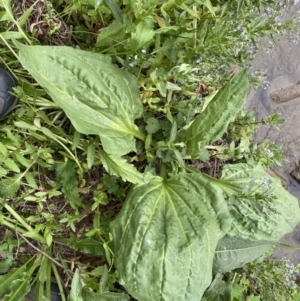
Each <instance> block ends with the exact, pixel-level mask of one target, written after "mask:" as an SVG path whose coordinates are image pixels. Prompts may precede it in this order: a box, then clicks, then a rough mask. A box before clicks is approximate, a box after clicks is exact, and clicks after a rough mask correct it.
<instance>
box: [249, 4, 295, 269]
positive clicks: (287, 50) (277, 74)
mask: <svg viewBox="0 0 300 301" xmlns="http://www.w3.org/2000/svg"><path fill="white" fill-rule="evenodd" d="M299 12H300V2H298V3H297V4H295V5H294V6H293V7H292V10H291V12H290V13H293V14H294V15H295V16H299ZM287 15H289V14H287ZM299 31H300V26H299ZM253 70H261V71H263V72H264V73H266V74H268V76H267V80H268V81H269V82H270V87H269V88H267V89H262V90H254V89H251V90H250V91H249V94H248V98H247V109H248V110H251V111H254V113H255V116H256V117H257V118H258V119H261V118H266V117H268V116H270V115H272V114H274V113H275V112H280V113H281V118H283V119H285V123H284V124H282V125H280V126H279V128H280V130H279V131H278V130H276V129H274V128H271V127H268V126H265V127H260V129H259V130H258V132H257V133H256V135H255V137H254V139H255V142H257V143H259V142H261V141H263V140H265V139H268V140H269V141H274V142H276V144H277V145H282V147H283V150H284V154H285V158H286V161H284V162H283V164H282V166H281V167H279V168H276V169H275V171H276V173H278V174H279V175H280V176H281V177H283V178H285V179H286V180H287V182H288V186H289V191H290V192H291V193H292V194H293V195H294V196H296V197H297V198H298V200H299V204H300V185H299V184H298V183H297V182H296V181H294V180H293V179H292V177H291V176H290V173H291V172H292V171H293V170H294V169H295V167H296V165H298V164H299V162H300V94H299V95H298V94H297V91H296V90H297V89H298V88H299V87H298V86H297V84H298V83H299V81H300V40H299V41H291V42H288V41H286V40H280V41H278V42H276V44H275V48H274V49H273V50H270V51H266V50H264V51H263V50H261V51H260V52H259V53H258V54H257V55H256V56H255V58H254V61H253ZM285 88H289V89H288V90H286V91H284V90H281V91H280V89H285ZM292 89H294V92H295V91H296V92H295V93H294V94H293V91H292ZM289 93H290V94H289ZM291 94H293V95H292V96H291ZM284 95H287V97H286V98H284ZM276 96H277V98H276ZM271 98H273V100H272V99H271ZM288 98H290V99H288ZM274 100H275V101H274ZM276 100H277V101H276ZM280 100H285V101H284V102H281V101H280ZM281 242H282V243H285V244H289V245H294V246H298V247H300V224H299V225H298V226H297V227H296V229H295V230H294V232H293V233H290V234H288V235H286V236H284V237H283V238H282V240H281ZM274 256H275V257H276V258H283V257H286V258H288V259H289V260H290V261H291V262H293V263H294V264H296V263H300V250H298V251H297V250H290V249H282V248H280V249H276V250H275V252H274Z"/></svg>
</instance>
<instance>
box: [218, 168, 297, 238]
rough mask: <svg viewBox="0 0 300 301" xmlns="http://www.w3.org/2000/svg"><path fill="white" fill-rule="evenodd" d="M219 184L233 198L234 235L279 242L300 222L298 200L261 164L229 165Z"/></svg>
mask: <svg viewBox="0 0 300 301" xmlns="http://www.w3.org/2000/svg"><path fill="white" fill-rule="evenodd" d="M216 184H217V185H218V186H219V187H220V188H223V189H224V191H227V193H228V195H231V199H229V206H230V209H231V210H230V213H231V216H232V217H233V223H232V226H231V229H230V231H229V233H228V234H230V235H232V236H237V237H241V238H244V239H250V240H269V241H278V240H279V239H280V238H281V237H282V236H283V235H285V234H287V233H290V232H292V231H293V230H294V228H295V227H296V226H297V224H298V223H299V222H300V209H299V205H298V200H297V198H295V197H294V196H293V195H291V194H290V193H289V192H288V191H286V190H285V189H284V188H283V187H282V185H281V182H280V180H279V179H276V178H273V177H271V176H269V174H267V173H266V172H265V170H264V169H263V168H262V167H261V166H259V165H258V166H255V167H253V166H250V165H247V164H243V163H240V164H231V165H230V164H229V165H225V166H224V169H223V172H222V177H221V180H218V181H217V182H216Z"/></svg>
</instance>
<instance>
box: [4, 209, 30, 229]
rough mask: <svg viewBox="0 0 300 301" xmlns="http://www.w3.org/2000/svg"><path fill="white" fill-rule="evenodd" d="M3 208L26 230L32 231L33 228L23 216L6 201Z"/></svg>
mask: <svg viewBox="0 0 300 301" xmlns="http://www.w3.org/2000/svg"><path fill="white" fill-rule="evenodd" d="M4 208H5V209H6V210H7V211H8V212H9V213H10V214H11V215H12V216H13V217H14V218H15V219H16V220H17V221H18V222H19V223H20V224H21V225H22V226H23V227H24V228H25V229H27V231H33V229H32V228H31V227H30V226H29V225H28V224H27V223H26V222H25V221H24V220H23V218H22V217H21V216H20V215H19V214H18V213H17V212H16V211H15V210H14V209H13V208H12V207H11V206H10V205H8V204H7V203H6V204H4Z"/></svg>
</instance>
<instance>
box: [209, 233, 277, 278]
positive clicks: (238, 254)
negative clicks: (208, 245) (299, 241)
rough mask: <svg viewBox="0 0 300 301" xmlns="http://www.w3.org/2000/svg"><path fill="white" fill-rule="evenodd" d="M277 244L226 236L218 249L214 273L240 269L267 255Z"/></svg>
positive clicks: (221, 240)
mask: <svg viewBox="0 0 300 301" xmlns="http://www.w3.org/2000/svg"><path fill="white" fill-rule="evenodd" d="M275 244H276V242H272V241H266V240H259V241H250V240H247V239H243V238H240V237H235V236H229V235H225V236H224V237H222V238H221V239H220V240H219V242H218V245H217V248H216V252H215V257H214V264H213V273H214V274H217V273H225V272H229V271H231V270H234V269H237V268H240V267H242V266H244V265H245V264H246V263H248V262H251V261H253V260H255V259H257V258H258V257H260V256H262V255H263V254H265V253H266V252H267V251H268V250H269V249H270V248H271V247H273V246H274V245H275Z"/></svg>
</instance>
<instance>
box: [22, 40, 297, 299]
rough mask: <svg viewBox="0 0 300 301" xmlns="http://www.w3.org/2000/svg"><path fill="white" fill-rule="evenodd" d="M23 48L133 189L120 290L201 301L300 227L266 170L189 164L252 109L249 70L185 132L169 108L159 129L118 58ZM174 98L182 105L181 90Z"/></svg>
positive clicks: (117, 223)
mask: <svg viewBox="0 0 300 301" xmlns="http://www.w3.org/2000/svg"><path fill="white" fill-rule="evenodd" d="M17 46H18V48H19V60H20V62H21V64H22V65H23V67H24V68H25V69H27V70H28V71H29V72H30V74H31V75H32V76H33V77H34V78H35V80H36V81H37V82H38V83H39V84H40V85H41V86H42V87H43V88H44V89H46V90H47V91H48V92H49V95H50V96H51V97H52V99H53V101H54V102H56V103H57V104H58V105H59V106H60V107H61V108H62V109H63V110H64V111H65V113H66V114H67V116H68V117H69V119H70V121H71V122H72V124H73V125H74V127H75V128H76V130H77V131H78V132H80V133H83V134H94V135H99V136H100V140H101V144H102V147H103V150H101V151H100V158H102V160H103V162H102V163H103V166H104V167H105V169H106V170H107V172H108V173H110V174H112V175H114V176H119V177H121V178H122V179H124V180H127V181H128V182H131V183H132V185H133V187H132V189H131V191H130V193H129V194H128V196H127V198H126V200H125V203H124V206H123V208H122V210H121V212H120V213H119V215H118V216H117V218H116V219H115V220H114V221H113V222H111V225H110V229H111V233H112V237H113V243H112V250H113V252H114V263H115V266H116V268H117V270H118V272H119V281H120V283H121V284H122V285H124V287H125V288H126V289H127V291H128V292H129V294H131V295H132V296H133V297H134V298H136V299H137V300H140V301H158V300H165V301H167V300H177V301H181V300H182V301H186V300H189V301H194V300H195V301H199V300H201V298H202V296H203V294H204V292H205V290H206V289H207V288H208V286H209V285H210V283H211V280H212V277H213V274H214V273H217V272H224V271H228V270H231V269H234V268H237V267H239V266H242V265H244V264H245V263H247V262H249V261H251V260H253V259H255V258H257V257H259V256H260V255H262V254H263V253H264V252H265V251H266V250H267V248H268V247H269V246H272V245H274V244H276V242H277V241H278V240H279V239H280V238H281V236H283V235H284V234H286V233H289V232H291V231H292V230H293V229H294V227H295V226H296V225H297V224H298V223H299V221H300V209H299V207H298V201H297V199H296V198H295V197H293V196H292V195H290V194H289V193H288V192H287V191H285V190H284V188H283V187H282V186H281V184H280V182H279V181H278V180H276V179H273V178H271V177H270V176H268V175H267V173H266V172H265V171H264V169H263V166H261V165H258V164H255V163H253V162H252V163H251V162H244V163H239V164H231V165H225V166H224V168H223V175H222V177H221V179H216V178H212V177H210V176H208V175H206V174H203V173H201V172H200V171H199V170H196V169H194V168H191V167H190V166H189V164H188V162H189V161H188V160H190V159H191V158H199V157H201V156H202V155H203V152H205V151H207V149H206V148H205V147H206V146H207V145H208V144H210V143H212V142H214V141H216V140H218V139H219V138H221V137H222V135H223V134H224V133H225V132H226V130H227V128H228V125H229V123H230V122H232V121H234V119H235V117H236V116H237V114H238V113H239V112H240V111H241V110H242V108H243V106H244V104H245V101H246V95H247V91H248V76H247V72H246V71H245V70H242V71H240V72H239V73H238V74H236V75H234V76H232V78H231V79H230V80H229V81H228V83H227V84H225V85H224V86H223V87H222V88H221V89H220V90H219V91H218V92H217V93H215V94H214V96H213V97H211V98H210V99H209V101H207V102H206V103H204V105H203V107H202V110H199V112H198V115H196V118H194V119H193V120H191V121H189V122H187V124H185V125H184V126H181V127H178V126H177V122H178V118H177V120H175V119H174V118H173V116H172V111H171V110H168V109H166V110H160V111H159V113H157V114H159V115H158V117H161V118H160V119H162V117H164V120H163V121H161V120H160V119H159V118H157V119H156V121H155V122H152V121H153V120H152V121H151V122H150V121H149V117H147V112H145V111H146V109H145V108H144V109H143V102H142V101H141V100H140V98H139V91H138V86H137V84H136V79H135V77H134V76H133V75H132V74H129V73H128V72H125V71H123V70H121V69H120V68H118V67H117V66H116V65H114V64H112V63H111V61H110V58H109V57H107V56H105V55H101V54H98V53H91V52H88V51H83V50H76V49H71V48H67V47H50V46H25V45H23V44H20V43H18V44H17ZM168 87H169V89H168ZM177 87H178V86H177ZM178 88H179V87H178ZM166 92H167V94H166V95H168V93H169V98H171V97H174V96H172V93H174V95H175V96H176V88H175V87H174V84H172V83H170V84H169V86H167V88H166ZM143 111H144V112H143ZM196 113H197V112H196ZM142 115H143V116H144V120H146V124H147V126H145V124H144V123H143V122H141V119H140V118H141V117H142ZM150 117H151V116H150ZM151 118H153V117H151ZM182 118H183V119H185V120H188V119H187V118H186V117H184V116H183V117H182ZM147 120H148V122H147ZM183 124H184V123H183ZM125 155H128V156H129V155H130V156H131V157H132V158H133V157H134V158H135V161H137V162H138V164H137V165H136V167H137V168H136V167H134V166H133V165H132V164H130V163H129V162H126V161H125V160H124V158H123V159H122V158H121V156H125ZM241 246H242V250H241V248H240V247H241ZM250 250H251V252H249V251H250Z"/></svg>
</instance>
